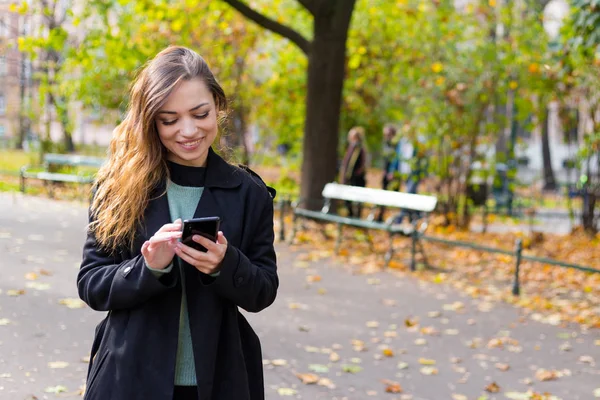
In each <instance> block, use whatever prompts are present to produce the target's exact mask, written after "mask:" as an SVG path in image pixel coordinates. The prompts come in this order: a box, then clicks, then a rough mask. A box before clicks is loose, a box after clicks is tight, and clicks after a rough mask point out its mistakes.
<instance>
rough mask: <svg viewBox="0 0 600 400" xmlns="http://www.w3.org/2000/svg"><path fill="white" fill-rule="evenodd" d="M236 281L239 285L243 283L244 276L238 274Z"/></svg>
mask: <svg viewBox="0 0 600 400" xmlns="http://www.w3.org/2000/svg"><path fill="white" fill-rule="evenodd" d="M235 281H236V282H237V284H238V285H241V284H242V283H244V278H242V277H241V276H238V277H237V279H236V280H235Z"/></svg>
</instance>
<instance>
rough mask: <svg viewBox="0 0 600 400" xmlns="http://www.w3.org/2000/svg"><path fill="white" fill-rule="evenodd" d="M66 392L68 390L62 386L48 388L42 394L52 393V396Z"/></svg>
mask: <svg viewBox="0 0 600 400" xmlns="http://www.w3.org/2000/svg"><path fill="white" fill-rule="evenodd" d="M67 391H68V389H67V388H66V387H64V386H62V385H58V386H49V387H47V388H46V389H45V390H44V392H46V393H54V394H59V393H65V392H67Z"/></svg>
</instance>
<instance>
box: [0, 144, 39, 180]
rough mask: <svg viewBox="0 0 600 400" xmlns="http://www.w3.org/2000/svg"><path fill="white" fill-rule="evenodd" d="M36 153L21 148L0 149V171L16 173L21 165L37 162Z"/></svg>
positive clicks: (10, 173) (9, 173)
mask: <svg viewBox="0 0 600 400" xmlns="http://www.w3.org/2000/svg"><path fill="white" fill-rule="evenodd" d="M37 161H38V154H37V153H26V152H24V151H22V150H9V149H4V150H0V173H2V174H8V175H18V174H19V170H20V169H21V167H22V166H23V165H27V164H30V165H31V164H37Z"/></svg>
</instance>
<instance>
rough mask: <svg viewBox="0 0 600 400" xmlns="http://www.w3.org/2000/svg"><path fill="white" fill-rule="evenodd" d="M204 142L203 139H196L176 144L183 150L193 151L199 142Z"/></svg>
mask: <svg viewBox="0 0 600 400" xmlns="http://www.w3.org/2000/svg"><path fill="white" fill-rule="evenodd" d="M203 140H204V138H203V137H202V138H200V139H196V140H191V141H188V142H178V143H179V145H181V146H182V147H183V148H185V149H193V148H195V147H196V146H198V145H199V144H200V142H202V141H203Z"/></svg>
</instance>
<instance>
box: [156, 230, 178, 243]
mask: <svg viewBox="0 0 600 400" xmlns="http://www.w3.org/2000/svg"><path fill="white" fill-rule="evenodd" d="M180 237H181V232H160V231H159V232H157V233H156V234H155V235H154V236H152V237H151V238H150V243H164V242H168V241H170V240H171V239H178V238H180Z"/></svg>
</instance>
